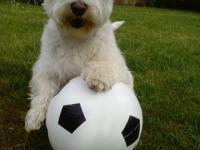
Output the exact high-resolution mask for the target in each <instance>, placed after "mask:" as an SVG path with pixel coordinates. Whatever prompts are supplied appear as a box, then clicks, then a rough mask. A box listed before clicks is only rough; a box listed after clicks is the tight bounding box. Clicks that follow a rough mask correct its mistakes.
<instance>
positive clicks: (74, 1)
mask: <svg viewBox="0 0 200 150" xmlns="http://www.w3.org/2000/svg"><path fill="white" fill-rule="evenodd" d="M112 7H113V0H44V8H45V10H46V12H47V14H48V16H49V20H48V23H47V25H46V26H45V28H44V32H43V35H42V39H41V42H42V45H41V53H40V56H39V59H38V60H37V62H36V63H35V65H34V67H33V77H32V79H31V82H30V88H31V94H30V96H31V97H30V99H31V107H30V110H29V111H28V113H27V115H26V119H25V129H26V131H27V132H30V131H32V130H37V129H39V128H40V127H41V125H42V123H43V121H44V120H45V117H46V112H47V108H48V104H49V102H50V100H51V99H52V97H54V96H55V95H56V94H57V93H58V92H59V90H60V89H61V88H62V86H63V85H65V84H66V83H67V82H68V81H69V80H70V79H72V78H74V77H77V76H82V78H83V79H84V80H85V82H86V83H87V84H88V86H89V87H90V88H91V89H94V90H96V91H98V92H101V91H104V90H108V89H110V88H112V86H113V84H115V83H116V82H123V83H125V84H127V85H129V86H130V88H132V84H133V79H132V75H131V73H130V72H129V70H128V68H127V65H126V63H125V60H124V58H123V57H122V55H121V53H120V50H119V48H118V46H117V44H116V40H115V36H114V30H115V29H117V28H118V27H119V26H120V25H121V24H122V22H116V23H114V24H112V23H111V22H110V20H109V18H110V15H111V13H112Z"/></svg>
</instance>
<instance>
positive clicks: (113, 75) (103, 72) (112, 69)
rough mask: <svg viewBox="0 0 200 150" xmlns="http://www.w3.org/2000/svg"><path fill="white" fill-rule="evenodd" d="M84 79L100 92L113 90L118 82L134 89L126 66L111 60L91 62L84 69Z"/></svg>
mask: <svg viewBox="0 0 200 150" xmlns="http://www.w3.org/2000/svg"><path fill="white" fill-rule="evenodd" d="M82 77H83V79H84V80H85V81H86V83H87V84H88V86H89V87H90V88H91V89H94V90H96V91H99V92H100V91H104V90H108V89H111V88H112V86H113V85H114V84H115V83H117V82H122V83H125V84H127V85H129V86H130V88H132V78H131V75H130V72H129V71H128V70H127V69H126V66H123V65H122V66H121V65H120V64H116V63H113V62H112V61H110V60H107V61H106V60H105V61H92V62H89V63H88V64H87V65H86V66H85V68H84V69H83V72H82Z"/></svg>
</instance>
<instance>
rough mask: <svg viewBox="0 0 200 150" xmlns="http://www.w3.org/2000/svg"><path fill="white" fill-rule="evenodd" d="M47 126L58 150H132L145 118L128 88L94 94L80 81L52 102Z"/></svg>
mask: <svg viewBox="0 0 200 150" xmlns="http://www.w3.org/2000/svg"><path fill="white" fill-rule="evenodd" d="M46 125H47V130H48V136H49V140H50V143H51V145H52V147H53V149H55V150H132V149H133V148H134V147H135V146H136V145H137V144H138V142H139V139H140V135H141V131H142V125H143V118H142V110H141V107H140V104H139V102H138V100H137V98H136V96H135V94H134V93H133V91H132V90H131V89H129V88H128V87H127V86H126V85H125V84H122V83H118V84H116V85H114V86H113V87H112V89H111V90H109V91H105V92H95V91H93V90H91V89H89V88H88V87H87V85H86V83H85V82H84V81H83V80H82V79H81V77H78V78H75V79H73V80H71V81H70V82H69V83H68V84H67V85H66V86H65V87H64V88H63V89H62V90H61V91H60V93H59V94H58V95H57V96H55V97H54V98H53V100H52V101H51V103H50V105H49V108H48V112H47V118H46Z"/></svg>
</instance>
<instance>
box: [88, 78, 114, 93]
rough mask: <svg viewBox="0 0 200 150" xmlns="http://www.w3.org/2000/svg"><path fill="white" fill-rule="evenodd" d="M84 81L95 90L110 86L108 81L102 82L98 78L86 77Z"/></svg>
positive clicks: (106, 88) (105, 88) (102, 89)
mask: <svg viewBox="0 0 200 150" xmlns="http://www.w3.org/2000/svg"><path fill="white" fill-rule="evenodd" d="M86 83H87V85H88V87H89V88H91V89H93V90H95V91H98V92H101V91H105V90H108V89H111V87H112V86H111V85H109V84H108V83H106V82H103V81H101V80H98V79H88V80H87V81H86Z"/></svg>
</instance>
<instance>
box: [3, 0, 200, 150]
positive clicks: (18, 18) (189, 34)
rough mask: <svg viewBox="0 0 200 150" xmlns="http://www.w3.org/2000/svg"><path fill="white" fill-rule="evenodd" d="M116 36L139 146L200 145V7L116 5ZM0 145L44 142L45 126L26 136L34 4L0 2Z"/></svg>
mask: <svg viewBox="0 0 200 150" xmlns="http://www.w3.org/2000/svg"><path fill="white" fill-rule="evenodd" d="M112 18H113V20H125V21H126V24H125V25H124V26H123V27H122V28H121V29H119V30H118V31H117V33H116V35H117V41H118V43H119V46H120V48H121V49H122V50H123V54H124V56H125V58H126V60H127V63H128V66H129V68H130V69H131V70H132V71H133V74H134V78H135V90H136V92H137V95H138V98H139V100H140V102H141V106H142V109H143V114H144V128H143V133H142V138H141V141H140V144H139V146H138V149H141V150H144V149H145V150H160V149H162V150H176V149H181V150H182V149H188V150H198V149H200V14H198V13H192V12H184V11H175V10H166V9H155V8H154V9H153V8H132V7H127V6H117V7H115V9H114V13H113V16H112ZM0 20H1V23H0V33H1V34H0V149H3V150H4V149H5V150H7V149H9V150H10V149H19V150H21V149H32V150H39V149H41V150H42V149H50V146H49V142H48V139H47V133H46V129H45V128H42V129H41V130H40V131H37V132H33V133H31V134H29V135H26V133H25V131H24V116H25V114H26V111H27V110H28V107H29V101H28V100H27V97H28V96H27V93H28V81H29V80H30V76H31V67H32V64H33V63H34V61H35V60H36V58H37V55H38V53H39V46H40V42H39V41H40V36H41V32H42V29H43V25H44V23H45V22H46V20H47V18H46V16H45V15H44V13H43V10H42V8H41V7H38V6H32V5H25V4H16V3H13V4H11V3H8V2H3V1H0Z"/></svg>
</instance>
